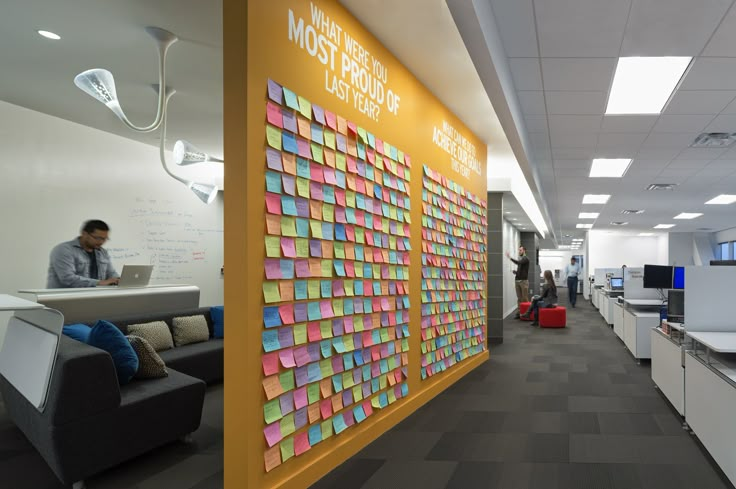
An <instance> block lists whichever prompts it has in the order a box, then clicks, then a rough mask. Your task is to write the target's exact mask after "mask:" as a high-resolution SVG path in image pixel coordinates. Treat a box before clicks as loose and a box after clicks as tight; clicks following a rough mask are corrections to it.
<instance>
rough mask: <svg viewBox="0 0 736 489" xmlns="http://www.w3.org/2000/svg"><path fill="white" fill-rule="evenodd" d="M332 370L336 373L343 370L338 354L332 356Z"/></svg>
mask: <svg viewBox="0 0 736 489" xmlns="http://www.w3.org/2000/svg"><path fill="white" fill-rule="evenodd" d="M332 370H333V372H335V373H336V374H339V373H342V372H343V371H344V370H345V368H344V367H343V365H342V357H340V356H335V357H332Z"/></svg>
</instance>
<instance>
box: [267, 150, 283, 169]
mask: <svg viewBox="0 0 736 489" xmlns="http://www.w3.org/2000/svg"><path fill="white" fill-rule="evenodd" d="M266 165H267V166H268V168H270V169H271V170H276V171H283V169H284V168H283V166H282V165H281V153H280V152H279V151H276V150H275V149H273V148H266Z"/></svg>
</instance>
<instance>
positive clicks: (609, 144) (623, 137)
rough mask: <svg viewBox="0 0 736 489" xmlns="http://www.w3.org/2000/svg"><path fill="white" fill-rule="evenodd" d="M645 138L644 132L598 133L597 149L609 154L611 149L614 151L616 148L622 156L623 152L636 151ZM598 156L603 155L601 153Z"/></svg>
mask: <svg viewBox="0 0 736 489" xmlns="http://www.w3.org/2000/svg"><path fill="white" fill-rule="evenodd" d="M646 138H647V134H646V133H633V134H629V133H605V134H599V135H598V149H601V150H607V151H608V153H607V154H606V156H608V155H609V153H610V152H611V151H613V152H614V153H615V152H616V150H618V151H619V152H620V153H621V155H622V156H623V154H624V153H636V150H638V149H639V146H641V144H642V143H643V142H644V140H645V139H646ZM599 156H601V157H603V156H604V155H603V154H600V155H599Z"/></svg>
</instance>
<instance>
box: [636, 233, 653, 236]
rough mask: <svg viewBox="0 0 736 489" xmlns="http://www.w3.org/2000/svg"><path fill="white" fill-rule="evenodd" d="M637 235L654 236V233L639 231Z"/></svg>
mask: <svg viewBox="0 0 736 489" xmlns="http://www.w3.org/2000/svg"><path fill="white" fill-rule="evenodd" d="M639 236H654V233H639Z"/></svg>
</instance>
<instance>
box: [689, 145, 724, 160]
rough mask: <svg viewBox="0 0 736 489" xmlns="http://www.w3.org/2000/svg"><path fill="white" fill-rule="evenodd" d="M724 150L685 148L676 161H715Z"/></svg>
mask: <svg viewBox="0 0 736 489" xmlns="http://www.w3.org/2000/svg"><path fill="white" fill-rule="evenodd" d="M725 152H726V150H725V149H723V148H687V149H684V150H683V151H682V152H681V153H680V154H679V155H677V159H678V160H708V161H711V160H715V159H716V158H718V157H719V156H721V155H722V154H723V153H725Z"/></svg>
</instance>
